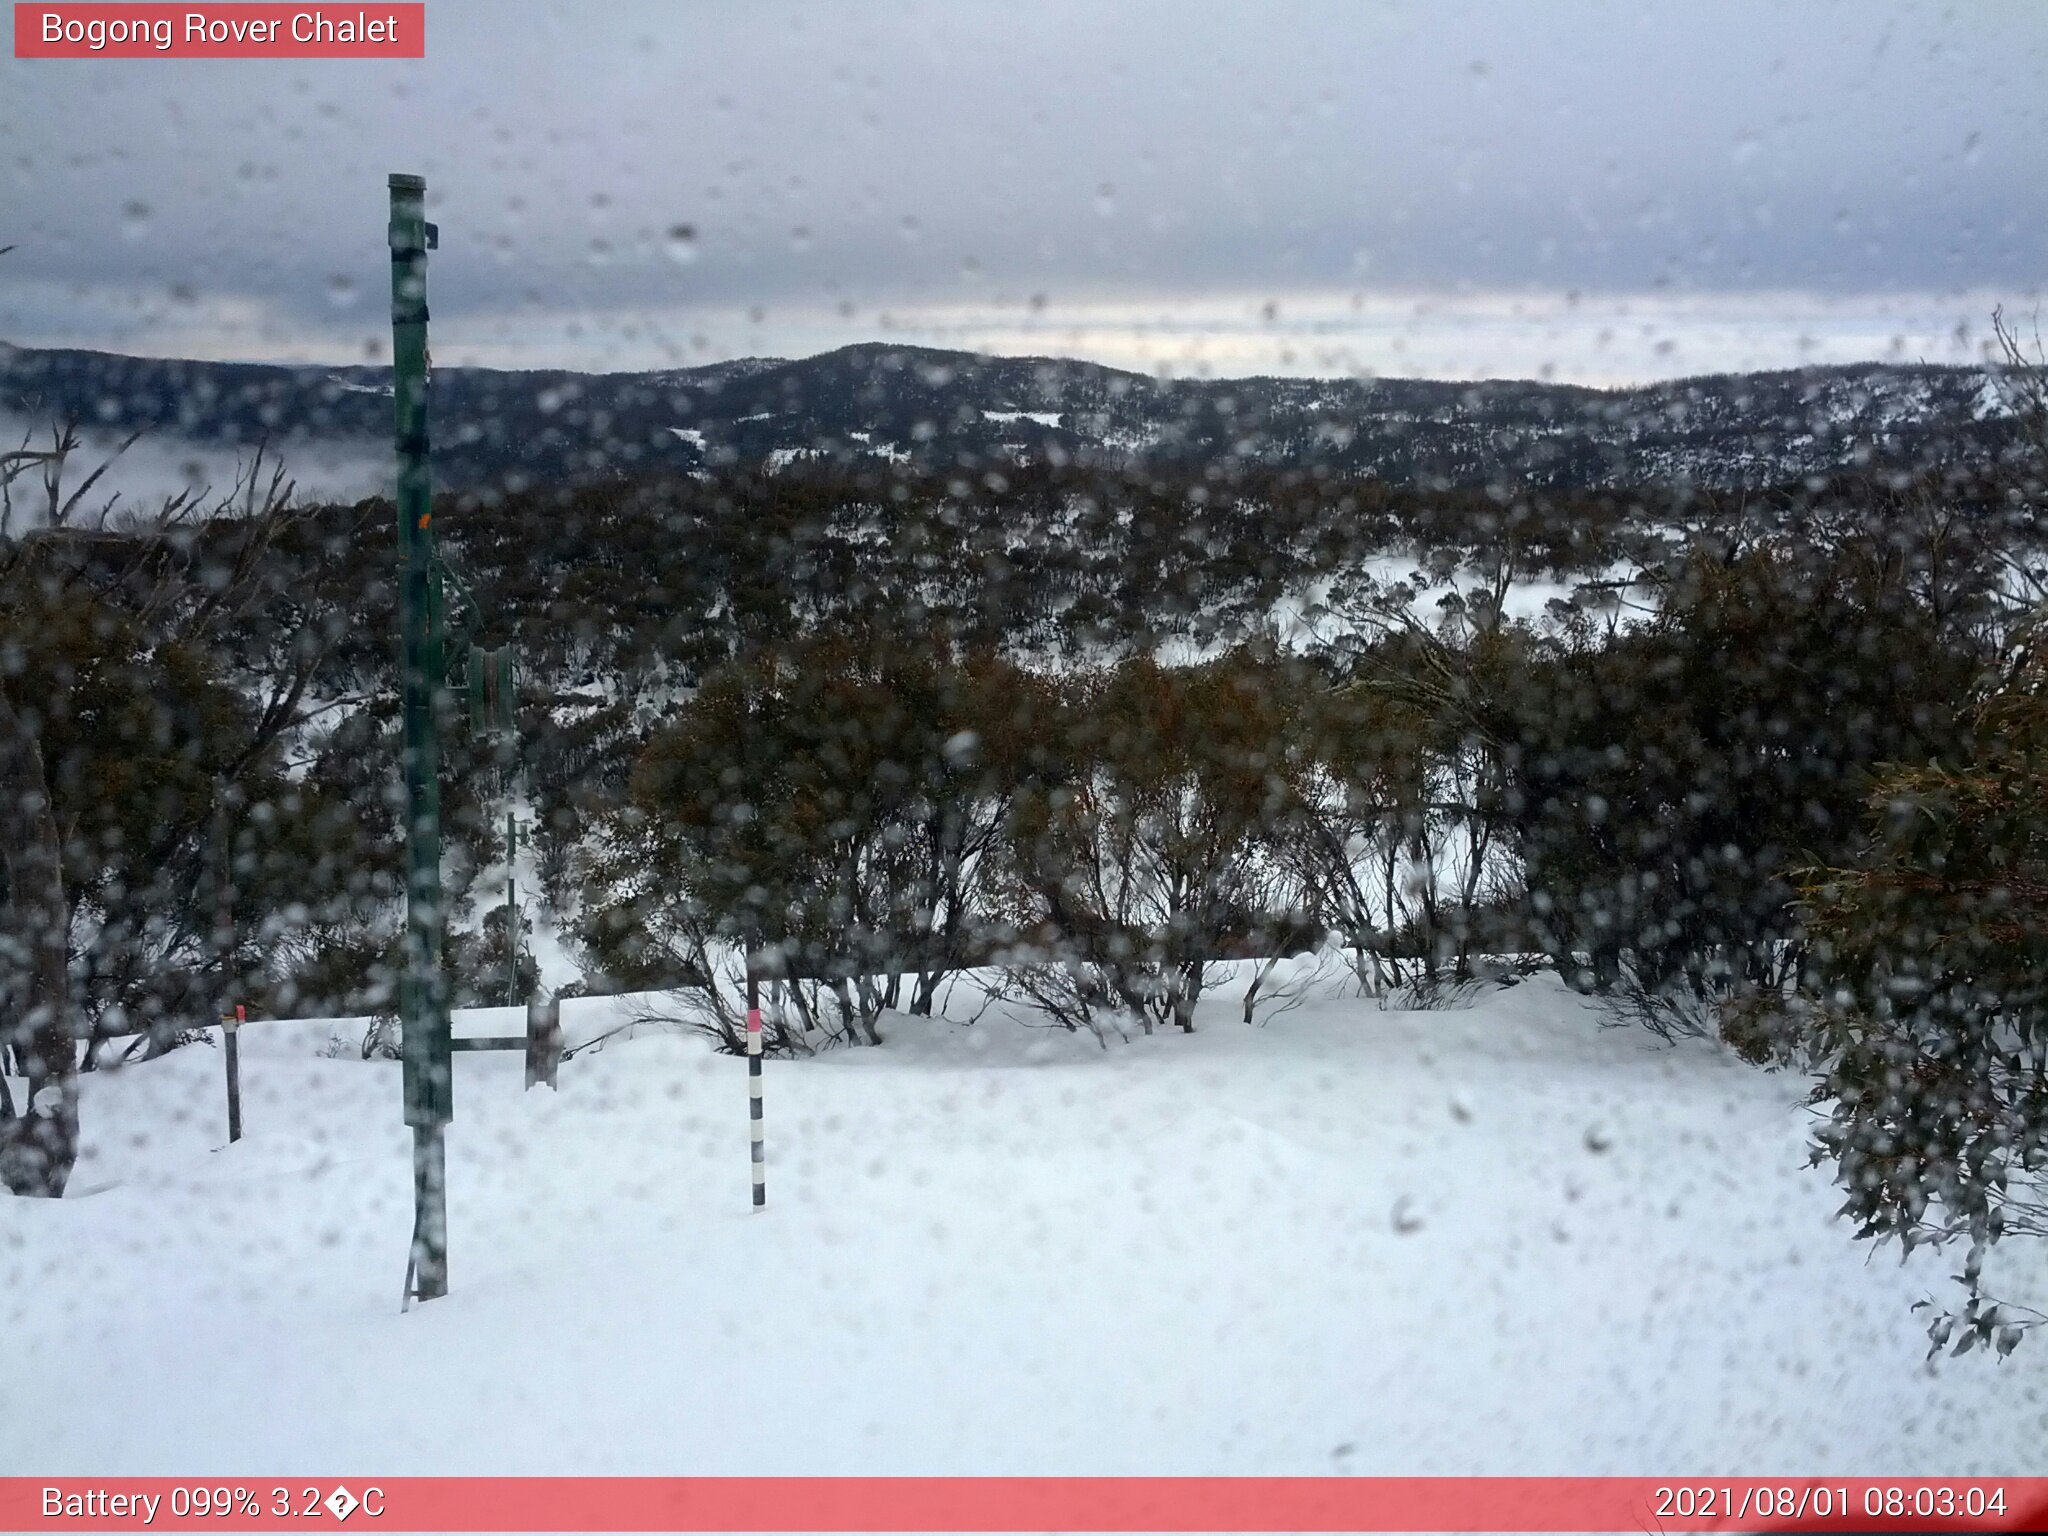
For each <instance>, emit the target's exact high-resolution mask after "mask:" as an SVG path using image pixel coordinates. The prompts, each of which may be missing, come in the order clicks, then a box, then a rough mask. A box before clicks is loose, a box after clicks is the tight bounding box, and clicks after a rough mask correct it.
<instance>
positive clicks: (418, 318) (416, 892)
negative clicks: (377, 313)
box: [390, 176, 454, 1301]
mask: <svg viewBox="0 0 2048 1536" xmlns="http://www.w3.org/2000/svg"><path fill="white" fill-rule="evenodd" d="M390 189H391V228H390V246H391V362H392V390H391V393H392V399H393V402H394V408H395V426H396V439H397V447H398V497H397V500H398V549H399V561H400V571H399V591H398V614H399V618H398V623H399V635H400V640H399V674H400V678H401V681H402V693H403V714H404V726H405V735H404V759H405V803H406V828H405V845H406V893H405V894H406V922H405V976H404V979H403V981H402V983H401V986H400V994H399V996H400V1003H399V1006H400V1011H401V1016H402V1020H403V1025H404V1056H405V1119H406V1123H407V1124H408V1125H410V1126H411V1127H412V1128H413V1237H412V1270H413V1275H414V1282H413V1285H412V1287H411V1294H413V1295H415V1296H417V1297H418V1298H419V1299H420V1300H422V1301H428V1300H432V1299H433V1298H434V1297H437V1296H445V1295H446V1294H447V1293H448V1202H447V1147H446V1143H445V1139H444V1135H445V1129H446V1127H447V1124H448V1122H449V1120H450V1119H452V1118H453V1115H454V1102H453V1093H452V1091H451V1073H450V1050H449V1038H450V1029H449V1017H448V987H447V980H446V975H445V972H444V971H443V969H442V964H441V958H442V951H443V948H444V944H443V936H444V933H445V930H446V913H445V910H444V908H443V905H442V900H441V791H440V758H441V753H440V741H439V738H438V736H437V733H436V729H435V713H436V710H435V704H436V698H435V695H436V693H437V691H438V690H439V689H440V687H441V685H442V683H443V681H444V680H443V678H442V677H441V666H442V656H441V602H440V596H441V594H440V591H439V587H440V583H439V581H438V580H437V579H436V577H435V574H434V529H433V498H432V490H433V487H432V482H431V479H430V477H429V471H428V443H427V251H428V249H429V248H430V247H432V246H433V245H434V243H435V240H434V235H435V233H436V231H435V230H434V227H433V226H432V225H431V224H429V223H427V221H426V199H427V184H426V182H425V181H424V180H423V179H422V178H420V177H418V176H393V177H391V179H390Z"/></svg>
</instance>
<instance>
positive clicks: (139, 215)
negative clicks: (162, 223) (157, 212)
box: [121, 198, 154, 240]
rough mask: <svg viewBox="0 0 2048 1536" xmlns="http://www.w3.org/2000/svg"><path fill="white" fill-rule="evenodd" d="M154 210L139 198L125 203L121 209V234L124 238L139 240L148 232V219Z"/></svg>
mask: <svg viewBox="0 0 2048 1536" xmlns="http://www.w3.org/2000/svg"><path fill="white" fill-rule="evenodd" d="M153 216H154V211H153V210H152V209H151V208H150V206H149V204H147V203H145V202H143V201H141V200H140V199H139V198H138V199H136V200H135V201H132V202H129V203H127V204H125V205H124V206H123V207H122V209H121V234H122V237H123V238H124V239H128V240H140V239H141V238H142V237H143V236H144V235H146V234H148V233H149V221H150V219H151V218H152V217H153Z"/></svg>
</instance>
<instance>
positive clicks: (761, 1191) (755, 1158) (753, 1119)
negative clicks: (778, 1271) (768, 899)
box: [747, 960, 768, 1211]
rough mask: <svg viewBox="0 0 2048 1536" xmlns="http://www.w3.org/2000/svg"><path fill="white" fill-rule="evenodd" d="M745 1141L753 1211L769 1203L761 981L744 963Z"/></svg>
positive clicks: (751, 967)
mask: <svg viewBox="0 0 2048 1536" xmlns="http://www.w3.org/2000/svg"><path fill="white" fill-rule="evenodd" d="M747 1138H748V1142H749V1155H750V1157H751V1158H752V1166H753V1179H754V1209H755V1210H757V1211H758V1210H759V1209H761V1207H762V1206H764V1205H766V1204H767V1203H768V1148H767V1144H766V1143H765V1142H764V1141H763V1140H762V1125H761V981H760V978H759V977H757V976H756V975H755V974H754V965H753V962H752V961H751V960H749V961H748V963H747Z"/></svg>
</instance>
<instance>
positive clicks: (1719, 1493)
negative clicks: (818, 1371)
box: [0, 1477, 2048, 1533]
mask: <svg viewBox="0 0 2048 1536" xmlns="http://www.w3.org/2000/svg"><path fill="white" fill-rule="evenodd" d="M337 1525H340V1526H346V1527H347V1528H349V1529H350V1530H366V1531H380V1532H381V1531H391V1532H396V1531H1261V1532H1263V1531H1626V1532H1633V1533H1641V1532H1645V1531H1652V1532H1673V1533H1675V1532H1682V1531H2039V1530H2043V1529H2048V1478H2038V1477H2037V1478H2006V1479H1998V1478H1798V1477H1795V1478H1782V1477H1755V1478H1710V1477H1699V1478H1653V1477H758V1478H751V1477H386V1478H379V1477H342V1478H332V1477H323V1478H303V1477H295V1478H283V1479H280V1478H230V1479H216V1480H213V1481H210V1482H202V1481H200V1480H197V1479H193V1478H170V1477H152V1478H138V1477H114V1478H80V1477H70V1478H45V1479H37V1478H27V1477H14V1478H0V1530H8V1531H62V1530H78V1531H83V1530H92V1531H113V1530H124V1529H133V1530H148V1531H166V1530H167V1531H199V1530H206V1531H279V1530H298V1531H304V1530H309V1529H311V1530H318V1529H322V1528H328V1527H333V1526H337Z"/></svg>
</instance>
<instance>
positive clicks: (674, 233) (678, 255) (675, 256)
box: [661, 224, 697, 267]
mask: <svg viewBox="0 0 2048 1536" xmlns="http://www.w3.org/2000/svg"><path fill="white" fill-rule="evenodd" d="M661 248H662V251H663V253H664V254H665V255H666V256H667V257H668V259H669V260H670V261H672V262H674V263H675V264H676V265H677V266H679V267H684V266H688V265H689V264H690V263H691V262H693V261H695V260H696V259H697V231H696V229H695V227H694V226H692V225H689V224H671V225H670V226H669V229H668V234H667V235H666V236H665V237H664V238H663V240H662V247H661Z"/></svg>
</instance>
